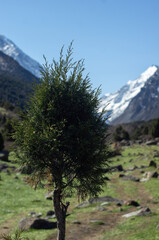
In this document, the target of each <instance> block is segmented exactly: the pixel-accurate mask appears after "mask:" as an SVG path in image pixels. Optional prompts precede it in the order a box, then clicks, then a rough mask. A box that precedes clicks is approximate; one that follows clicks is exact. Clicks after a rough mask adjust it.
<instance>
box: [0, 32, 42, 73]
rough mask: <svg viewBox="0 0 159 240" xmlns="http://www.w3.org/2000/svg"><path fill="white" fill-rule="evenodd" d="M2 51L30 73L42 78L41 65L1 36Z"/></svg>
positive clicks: (0, 47) (0, 49) (0, 46)
mask: <svg viewBox="0 0 159 240" xmlns="http://www.w3.org/2000/svg"><path fill="white" fill-rule="evenodd" d="M0 51H2V52H3V53H5V54H6V55H8V56H10V57H12V58H13V59H14V60H16V61H17V62H18V63H19V64H20V65H21V66H22V67H24V68H25V69H27V70H28V71H30V72H31V73H32V74H34V75H35V76H36V77H40V64H39V63H38V62H37V61H35V60H33V59H32V58H30V57H29V56H28V55H26V54H25V53H24V52H23V51H22V50H21V49H19V48H18V47H17V46H16V45H15V44H14V43H13V42H12V41H11V40H9V39H8V38H6V37H5V36H3V35H0Z"/></svg>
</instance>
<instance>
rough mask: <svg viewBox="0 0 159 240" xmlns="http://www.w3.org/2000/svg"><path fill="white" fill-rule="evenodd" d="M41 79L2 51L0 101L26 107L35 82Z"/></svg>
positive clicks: (0, 60) (0, 53)
mask: <svg viewBox="0 0 159 240" xmlns="http://www.w3.org/2000/svg"><path fill="white" fill-rule="evenodd" d="M38 81H39V79H38V78H37V77H35V76H34V75H33V74H31V73H30V72H29V71H27V70H26V69H24V68H23V67H21V66H20V65H19V64H18V63H17V62H16V61H15V60H14V59H13V58H11V57H9V56H7V55H5V54H4V53H3V52H1V51H0V102H1V103H3V102H10V103H11V104H13V105H16V106H19V107H22V108H23V107H24V106H25V104H26V100H27V98H28V96H29V94H30V93H31V91H32V87H33V83H34V82H38Z"/></svg>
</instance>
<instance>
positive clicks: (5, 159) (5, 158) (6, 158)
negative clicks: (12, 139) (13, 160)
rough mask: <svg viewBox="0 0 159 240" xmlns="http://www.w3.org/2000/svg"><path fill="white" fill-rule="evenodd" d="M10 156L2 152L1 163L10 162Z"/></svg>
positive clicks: (6, 152) (0, 155)
mask: <svg viewBox="0 0 159 240" xmlns="http://www.w3.org/2000/svg"><path fill="white" fill-rule="evenodd" d="M8 155H9V152H8V151H6V150H4V151H1V152H0V160H1V161H4V162H9V160H8Z"/></svg>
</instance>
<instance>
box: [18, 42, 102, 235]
mask: <svg viewBox="0 0 159 240" xmlns="http://www.w3.org/2000/svg"><path fill="white" fill-rule="evenodd" d="M71 55H72V45H71V46H70V47H69V49H68V51H67V54H66V57H65V58H64V57H63V49H62V50H61V53H60V60H59V62H56V61H53V64H52V65H48V64H47V62H46V64H45V65H44V68H43V70H42V79H41V82H40V84H39V85H36V87H35V89H34V95H33V96H32V98H31V99H30V104H29V108H28V109H27V110H26V115H25V116H24V117H23V120H22V121H21V122H20V123H19V125H18V126H17V128H16V133H15V140H16V143H17V145H18V146H19V149H20V151H21V152H22V153H23V155H22V164H23V166H25V165H26V166H27V167H31V168H32V169H34V172H33V173H32V176H33V178H34V184H36V183H39V182H40V181H41V180H42V179H43V178H44V179H48V181H49V183H51V184H52V188H53V189H54V208H55V213H56V217H57V223H58V228H59V229H60V231H59V232H60V234H62V236H61V237H60V235H59V238H58V239H64V235H65V230H64V229H65V217H66V212H67V208H68V205H69V204H68V203H66V204H64V203H63V202H62V201H63V200H62V199H63V198H64V197H65V194H66V193H67V192H69V194H70V193H71V192H72V191H76V192H77V194H78V196H79V197H81V198H84V197H86V196H88V195H90V196H96V195H97V194H98V193H99V192H101V190H102V184H104V173H103V170H102V168H103V167H105V165H106V164H107V149H106V144H105V143H106V133H107V125H106V121H105V120H106V119H104V118H103V115H104V114H105V112H104V111H103V112H102V113H101V114H99V113H98V109H99V103H100V101H99V99H98V96H99V93H100V91H99V89H98V90H92V88H91V84H90V81H89V78H88V76H86V77H83V71H84V65H83V61H79V62H73V61H72V58H71Z"/></svg>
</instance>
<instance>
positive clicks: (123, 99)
mask: <svg viewBox="0 0 159 240" xmlns="http://www.w3.org/2000/svg"><path fill="white" fill-rule="evenodd" d="M158 71H159V70H158V67H157V66H151V67H149V68H148V69H147V70H146V71H145V72H143V73H142V74H141V75H140V77H139V78H137V79H136V80H134V81H128V82H127V84H126V85H125V86H123V87H122V88H121V89H120V90H119V91H117V92H116V93H114V94H105V95H104V96H103V98H102V102H101V107H100V110H101V109H102V108H103V107H105V106H106V109H107V110H108V111H109V113H110V118H109V121H110V122H111V123H113V124H118V123H124V122H131V121H136V120H145V119H143V117H142V118H141V119H140V118H139V119H138V118H136V117H135V116H134V115H133V114H134V113H133V112H131V113H130V111H128V109H129V108H130V103H131V102H132V100H133V99H135V98H137V96H138V95H139V93H141V91H142V89H143V88H144V87H145V86H147V87H148V86H149V85H148V84H146V83H148V82H149V81H150V79H151V78H152V77H153V76H155V75H158V74H157V72H158ZM158 80H159V79H158ZM151 84H153V83H151ZM158 87H159V86H158ZM153 94H154V93H152V95H153ZM141 98H142V97H141V96H140V100H141ZM136 104H140V101H139V100H138V101H136ZM144 107H145V108H146V106H144ZM125 112H127V115H129V116H126V115H125V114H126V113H125ZM132 115H133V117H132ZM121 116H122V117H121ZM158 117H159V114H158ZM149 119H150V118H149Z"/></svg>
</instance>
